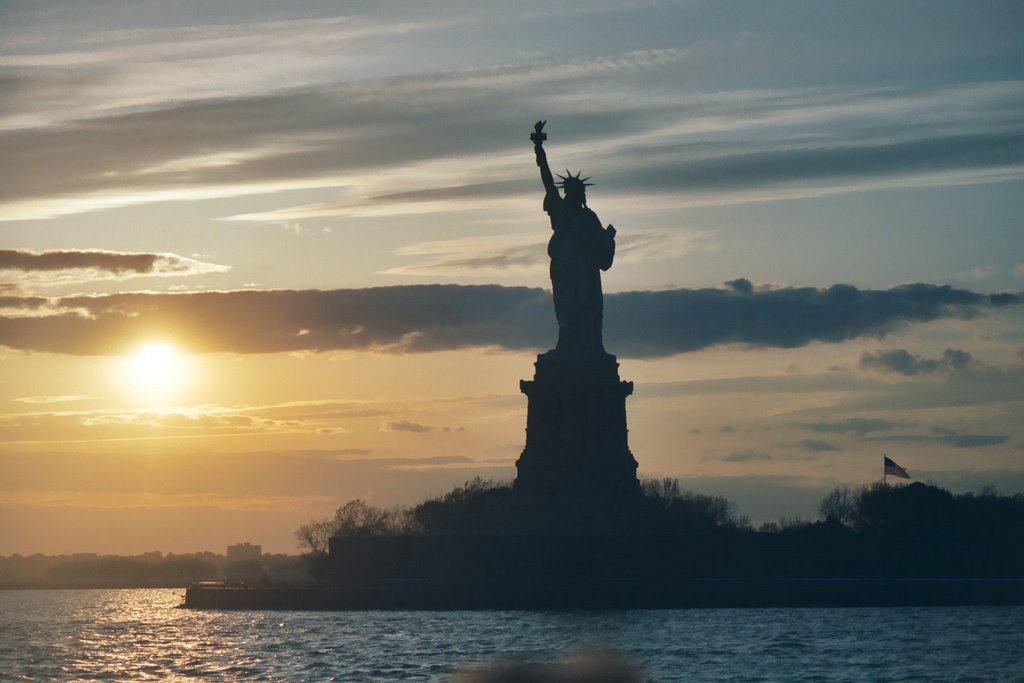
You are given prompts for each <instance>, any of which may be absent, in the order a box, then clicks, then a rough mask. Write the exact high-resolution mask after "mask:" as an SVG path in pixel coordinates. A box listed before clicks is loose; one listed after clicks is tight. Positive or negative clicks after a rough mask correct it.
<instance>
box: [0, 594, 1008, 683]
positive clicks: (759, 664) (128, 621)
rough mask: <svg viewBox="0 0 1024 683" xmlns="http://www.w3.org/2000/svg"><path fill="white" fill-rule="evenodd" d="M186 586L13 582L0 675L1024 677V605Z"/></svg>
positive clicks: (0, 606)
mask: <svg viewBox="0 0 1024 683" xmlns="http://www.w3.org/2000/svg"><path fill="white" fill-rule="evenodd" d="M183 593H184V591H182V590H166V589H161V590H143V589H136V590H55V591H42V590H39V591H0V680H39V681H48V680H75V679H78V680H82V679H84V680H147V679H148V680H167V679H176V680H238V679H260V680H297V681H307V680H337V681H414V680H415V681H445V680H448V679H449V678H451V676H452V675H453V674H454V673H455V672H459V671H463V672H464V671H467V670H471V669H473V668H474V667H479V666H484V665H488V664H493V663H495V662H499V661H503V660H512V659H515V660H525V661H530V662H565V661H571V660H573V659H574V658H579V657H581V656H583V655H580V652H584V651H587V650H588V649H595V648H600V649H601V651H602V652H603V653H606V654H604V655H602V656H614V657H615V658H617V659H618V660H620V661H622V662H625V663H627V664H628V665H629V666H631V667H633V668H635V669H636V670H639V671H642V675H643V676H645V677H647V679H649V680H653V681H1024V607H917V608H858V609H850V608H847V609H703V610H652V611H639V610H637V611H552V612H516V611H509V612H252V611H238V612H234V611H194V610H185V609H179V608H178V605H180V604H181V602H182V596H183ZM609 652H610V653H613V654H610V655H609V654H607V653H609ZM574 680H579V679H574Z"/></svg>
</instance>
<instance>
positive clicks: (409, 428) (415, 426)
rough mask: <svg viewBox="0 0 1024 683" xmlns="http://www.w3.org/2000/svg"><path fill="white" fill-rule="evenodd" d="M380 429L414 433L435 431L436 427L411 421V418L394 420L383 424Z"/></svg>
mask: <svg viewBox="0 0 1024 683" xmlns="http://www.w3.org/2000/svg"><path fill="white" fill-rule="evenodd" d="M380 430H381V431H382V432H412V433H413V434H425V433H427V432H432V431H434V428H433V427H431V426H429V425H425V424H420V423H419V422H410V421H409V420H393V421H391V422H385V423H384V424H382V425H381V427H380Z"/></svg>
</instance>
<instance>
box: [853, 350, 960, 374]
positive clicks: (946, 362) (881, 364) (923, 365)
mask: <svg viewBox="0 0 1024 683" xmlns="http://www.w3.org/2000/svg"><path fill="white" fill-rule="evenodd" d="M970 362H971V354H969V353H967V352H966V351H961V350H960V349H946V350H945V351H943V352H942V356H941V357H940V358H922V357H920V356H918V355H916V354H912V353H910V352H909V351H907V350H906V349H893V350H891V351H875V352H871V351H865V352H864V354H863V355H862V356H861V357H860V366H861V367H862V368H867V369H870V370H879V371H881V372H895V373H899V374H901V375H904V376H906V377H913V376H915V375H936V374H941V373H945V372H950V371H953V370H962V369H963V368H965V367H967V364H968V363H970Z"/></svg>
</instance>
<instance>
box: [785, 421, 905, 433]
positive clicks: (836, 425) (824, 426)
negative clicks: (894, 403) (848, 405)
mask: <svg viewBox="0 0 1024 683" xmlns="http://www.w3.org/2000/svg"><path fill="white" fill-rule="evenodd" d="M797 426H798V427H802V428H803V429H809V430H811V431H812V432H827V433H830V434H856V435H857V436H864V435H865V434H868V433H869V432H888V431H891V430H893V429H898V428H899V427H903V426H904V425H903V423H902V422H891V421H889V420H883V419H880V418H866V417H851V418H847V419H845V420H840V421H839V422H803V423H799V424H797Z"/></svg>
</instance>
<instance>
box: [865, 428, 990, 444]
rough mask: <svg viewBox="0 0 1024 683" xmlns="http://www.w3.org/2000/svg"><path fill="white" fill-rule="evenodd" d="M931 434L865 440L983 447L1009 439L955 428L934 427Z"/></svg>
mask: <svg viewBox="0 0 1024 683" xmlns="http://www.w3.org/2000/svg"><path fill="white" fill-rule="evenodd" d="M932 431H933V434H892V435H885V436H869V437H866V438H865V441H894V442H900V441H908V442H923V443H937V444H941V445H943V446H950V447H952V448H985V447H988V446H999V445H1001V444H1004V443H1006V442H1008V441H1009V440H1010V437H1008V436H1003V435H999V434H962V433H960V432H959V431H958V430H955V429H947V428H942V427H936V428H935V429H933V430H932Z"/></svg>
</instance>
